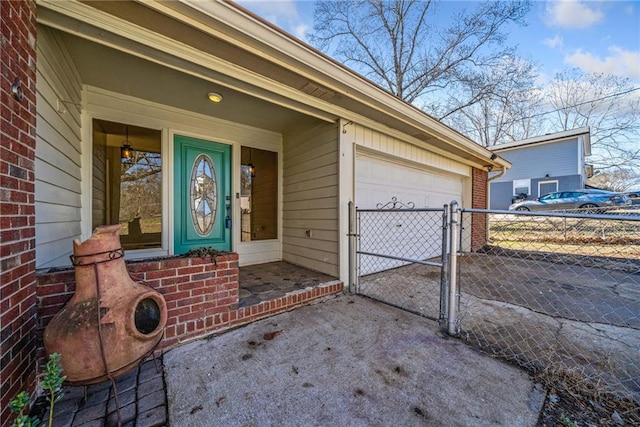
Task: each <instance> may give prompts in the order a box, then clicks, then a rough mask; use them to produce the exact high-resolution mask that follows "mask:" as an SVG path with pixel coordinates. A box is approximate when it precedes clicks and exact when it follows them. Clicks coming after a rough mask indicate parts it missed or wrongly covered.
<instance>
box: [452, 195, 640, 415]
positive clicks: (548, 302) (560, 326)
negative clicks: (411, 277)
mask: <svg viewBox="0 0 640 427" xmlns="http://www.w3.org/2000/svg"><path fill="white" fill-rule="evenodd" d="M634 207H635V206H634ZM639 215H640V210H635V211H632V210H626V211H620V210H617V211H612V212H604V211H598V213H596V214H591V213H589V214H585V213H582V212H563V213H528V212H526V213H525V212H513V213H510V212H509V213H507V212H505V211H488V210H477V209H463V210H461V229H460V240H459V242H460V249H459V253H458V257H457V274H458V283H459V291H460V294H459V296H460V298H459V307H458V311H459V322H460V330H461V334H462V336H463V338H466V339H467V340H468V342H469V343H471V344H472V345H473V346H475V347H477V348H479V349H481V350H483V351H485V352H488V353H491V354H494V355H497V356H500V357H504V358H506V359H508V360H511V361H514V362H516V363H517V364H519V365H520V366H523V367H525V368H527V369H528V370H530V371H532V372H534V373H543V374H545V375H550V376H562V377H563V378H565V380H566V378H572V379H573V381H574V382H575V383H576V384H580V387H582V388H586V389H589V390H590V392H591V393H608V394H610V395H612V396H616V398H620V399H628V400H630V401H631V402H635V404H636V405H637V404H638V403H640V216H639ZM472 217H473V218H474V221H477V220H478V219H481V220H483V221H486V223H487V232H485V231H484V228H478V227H471V219H472ZM474 230H481V231H480V232H481V233H482V235H477V234H476V235H474ZM478 242H484V244H480V245H478ZM636 407H637V406H636ZM635 416H638V414H636V415H635ZM634 419H635V418H634ZM636 420H637V421H638V422H640V418H639V419H636Z"/></svg>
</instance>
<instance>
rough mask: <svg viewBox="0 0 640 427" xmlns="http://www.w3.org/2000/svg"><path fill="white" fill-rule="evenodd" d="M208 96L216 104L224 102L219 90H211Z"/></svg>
mask: <svg viewBox="0 0 640 427" xmlns="http://www.w3.org/2000/svg"><path fill="white" fill-rule="evenodd" d="M207 98H209V101H211V102H215V103H216V104H217V103H219V102H222V95H220V94H219V93H218V92H209V93H208V94H207Z"/></svg>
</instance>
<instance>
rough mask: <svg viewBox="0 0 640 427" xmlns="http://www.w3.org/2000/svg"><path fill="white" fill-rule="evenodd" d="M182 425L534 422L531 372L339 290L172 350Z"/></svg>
mask: <svg viewBox="0 0 640 427" xmlns="http://www.w3.org/2000/svg"><path fill="white" fill-rule="evenodd" d="M164 363H165V378H166V386H167V400H168V405H169V408H168V409H169V411H168V412H169V419H170V425H171V426H172V427H180V426H190V427H191V426H207V427H208V426H212V425H224V426H270V425H274V426H325V425H327V426H328V425H331V426H335V425H344V426H390V425H394V426H399V425H402V426H412V425H434V426H471V425H473V426H489V425H491V426H535V425H536V422H537V419H538V415H539V411H540V409H541V407H542V402H543V400H544V393H543V392H542V391H541V389H540V388H539V387H537V386H535V385H534V384H533V382H532V381H531V379H530V378H529V377H528V375H527V374H526V373H525V372H524V371H522V370H520V369H518V368H516V367H513V366H511V365H508V364H506V363H504V362H502V361H500V360H498V359H492V358H489V357H486V356H483V355H480V354H479V353H477V352H475V351H474V350H473V349H471V348H469V347H468V346H466V345H465V344H464V343H462V342H460V341H457V340H455V339H451V338H448V337H446V336H445V335H442V333H441V332H440V328H439V326H438V325H437V324H436V323H435V322H433V321H430V320H427V319H424V318H422V317H419V316H416V315H413V314H410V313H407V312H403V311H401V310H399V309H396V308H393V307H390V306H387V305H384V304H381V303H377V302H375V301H372V300H369V299H367V298H364V297H358V296H353V295H340V296H338V297H334V298H332V299H328V300H323V301H322V302H319V303H316V304H314V305H310V306H306V307H302V308H298V309H296V310H294V311H291V312H288V313H284V314H280V315H278V316H274V317H271V318H268V319H265V320H262V321H259V322H255V323H252V324H250V325H248V326H245V327H243V328H240V329H236V330H233V331H230V332H226V333H224V334H221V335H218V336H214V337H211V338H209V339H205V340H199V341H195V342H193V343H190V344H186V345H183V346H181V347H178V348H176V349H173V350H171V351H169V352H167V353H165V355H164Z"/></svg>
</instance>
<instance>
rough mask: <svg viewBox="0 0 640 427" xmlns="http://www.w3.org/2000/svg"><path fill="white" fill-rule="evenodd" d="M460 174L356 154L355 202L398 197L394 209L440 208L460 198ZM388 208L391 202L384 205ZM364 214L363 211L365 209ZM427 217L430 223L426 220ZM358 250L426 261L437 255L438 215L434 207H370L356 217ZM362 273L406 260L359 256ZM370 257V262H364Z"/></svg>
mask: <svg viewBox="0 0 640 427" xmlns="http://www.w3.org/2000/svg"><path fill="white" fill-rule="evenodd" d="M462 193H463V179H462V178H461V177H459V176H454V175H445V174H438V173H434V172H433V171H429V170H420V169H417V168H413V167H410V166H406V165H402V164H398V163H393V162H389V161H385V160H382V159H378V158H373V157H369V156H363V155H358V156H357V157H356V206H357V208H358V209H377V208H379V207H380V206H383V205H385V204H387V203H388V202H390V201H391V200H392V198H394V197H395V198H396V199H397V201H399V202H401V203H402V204H403V205H402V204H399V205H398V206H397V207H398V208H404V207H407V206H404V205H410V204H412V205H413V207H414V208H416V209H421V208H439V209H441V208H442V207H443V206H444V205H445V204H449V203H451V201H452V200H458V201H461V200H462ZM387 207H390V206H387ZM363 214H364V213H363ZM425 221H428V224H427V223H425ZM359 232H360V249H359V250H360V251H362V252H369V253H376V254H382V255H387V256H393V257H400V258H408V259H416V260H428V259H432V258H434V257H439V256H440V255H441V253H442V245H441V234H442V227H441V214H438V213H435V212H421V213H418V212H415V213H414V212H395V213H394V212H386V211H383V212H379V213H376V212H372V213H367V214H366V215H362V216H360V223H359ZM361 261H363V262H361V264H360V267H361V268H360V274H361V275H365V274H371V273H376V272H380V271H384V270H388V269H391V268H397V267H399V266H401V265H404V264H407V263H406V262H403V261H398V260H392V259H386V258H379V257H378V258H375V260H374V259H369V258H362V259H361ZM367 261H370V262H367Z"/></svg>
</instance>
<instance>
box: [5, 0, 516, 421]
mask: <svg viewBox="0 0 640 427" xmlns="http://www.w3.org/2000/svg"><path fill="white" fill-rule="evenodd" d="M0 7H1V8H2V10H1V12H2V13H1V14H0V19H2V22H1V24H2V26H1V28H2V43H3V54H2V70H3V72H2V117H1V118H2V128H1V129H2V130H1V132H2V146H1V148H2V157H1V161H0V179H1V181H0V195H1V197H2V199H1V202H2V215H3V218H2V221H1V223H0V226H1V229H0V232H1V233H2V240H1V243H0V245H1V259H0V261H1V262H2V272H1V273H0V274H1V277H0V279H1V280H0V283H1V286H2V293H1V294H2V313H0V315H1V316H2V323H1V325H2V340H3V341H2V345H3V347H2V348H3V352H5V353H4V354H2V355H1V356H2V360H3V368H2V388H3V396H2V398H3V400H2V404H3V408H6V404H5V403H6V398H7V394H4V392H5V390H9V392H13V391H14V390H16V389H17V388H18V387H19V386H20V384H19V379H20V378H22V381H28V379H27V377H28V378H31V381H32V380H33V378H34V376H33V375H34V374H33V373H34V371H35V370H34V366H33V363H34V362H33V360H34V357H33V353H34V350H33V349H34V348H35V347H34V346H35V345H36V344H35V343H34V338H33V337H34V336H35V334H34V332H33V329H32V328H33V326H32V327H31V328H30V327H27V326H25V325H26V324H27V323H28V322H31V323H29V324H31V325H34V324H35V318H36V317H35V316H36V302H37V301H36V274H35V273H36V271H38V272H39V274H40V272H42V271H48V270H46V269H48V268H51V267H69V266H70V260H69V255H70V254H71V251H72V247H73V246H72V242H73V240H74V239H79V240H84V239H86V238H88V237H89V236H90V235H91V233H92V230H93V229H94V228H95V227H96V226H98V225H101V224H117V223H120V224H122V226H123V228H122V237H121V240H122V243H123V246H124V248H125V251H126V258H127V260H135V259H146V260H148V259H153V258H155V257H159V258H162V257H167V256H172V255H176V254H183V253H185V252H187V251H189V250H190V249H193V248H198V247H203V246H207V247H212V248H215V249H218V250H224V251H232V252H235V253H237V254H238V258H237V259H238V260H239V263H240V265H249V264H255V263H264V262H269V261H276V260H284V261H288V262H290V263H293V264H297V265H300V266H303V267H306V268H308V269H311V270H315V271H318V272H322V273H326V274H329V275H331V276H333V277H336V278H338V279H339V280H341V281H342V282H346V281H347V277H348V271H349V265H348V259H349V243H348V223H349V214H348V207H349V202H351V201H353V202H355V204H356V205H357V206H359V207H363V208H365V207H368V208H371V207H375V206H376V205H377V204H378V203H385V202H388V201H390V200H391V198H392V197H397V198H398V200H402V201H404V202H411V203H414V204H415V206H416V207H442V205H443V204H445V203H449V202H451V201H452V200H457V201H458V202H459V204H460V205H461V206H466V207H475V208H485V207H486V183H487V182H486V179H487V172H488V171H489V170H493V171H498V170H502V169H505V168H507V167H508V166H509V163H508V162H507V161H505V160H504V159H502V158H500V157H496V156H492V153H491V152H490V151H489V150H487V149H485V148H483V147H481V146H479V145H477V144H475V143H474V142H473V141H471V140H469V139H467V138H466V137H464V136H463V135H462V134H460V133H458V132H456V131H455V130H453V129H451V128H449V127H447V126H445V125H443V124H442V123H440V122H438V121H437V120H435V119H433V118H432V117H430V116H428V115H426V114H424V113H423V112H421V111H420V110H418V109H417V108H415V107H413V106H411V105H409V104H407V103H405V102H403V101H402V100H400V99H399V98H397V97H395V96H393V95H391V94H389V93H388V92H386V91H384V90H383V89H381V88H380V87H378V86H376V85H374V84H372V83H371V82H369V81H368V80H366V79H365V78H363V77H362V76H360V75H358V74H356V73H354V72H352V71H350V70H349V69H347V68H346V67H344V66H342V65H341V64H339V63H337V62H335V61H333V60H331V59H330V58H328V57H326V56H324V55H323V54H321V53H320V52H318V51H316V50H314V49H313V48H311V47H310V46H308V45H306V44H304V43H302V42H301V41H299V40H297V39H295V38H293V37H291V36H290V35H288V34H286V33H284V32H283V31H281V30H279V29H278V28H276V27H275V26H273V25H271V24H269V23H267V22H266V21H264V20H262V19H260V18H258V17H256V16H255V15H253V14H251V13H250V12H248V11H246V10H244V9H243V8H241V7H239V6H237V5H235V4H233V3H228V2H218V1H210V2H203V1H181V2H160V1H145V2H144V3H141V2H78V1H58V0H55V1H53V0H38V1H2V2H1V6H0ZM121 165H125V167H124V168H121ZM478 225H479V226H481V222H478ZM174 270H175V268H174ZM38 277H40V279H39V280H42V281H43V282H46V281H47V279H46V277H45V278H42V276H38ZM52 287H53V286H52ZM56 289H58V290H56V291H54V292H61V293H62V292H68V289H69V286H67V285H64V284H63V285H60V287H59V288H56ZM41 298H42V297H41V296H40V295H38V299H39V303H38V304H40V305H39V306H38V310H40V309H41V303H42V300H41ZM65 298H68V297H67V295H66V294H65V295H62V294H61V295H60V296H59V297H58V298H57V300H58V303H60V302H61V301H64V300H65ZM252 314H253V313H252ZM216 319H217V318H216ZM172 333H173V332H172ZM25 352H26V353H25ZM23 353H24V354H23ZM9 354H10V355H11V356H10V357H11V360H12V362H11V363H10V364H7V363H5V361H6V360H5V359H6V358H7V357H9V356H8V355H9ZM5 367H6V369H5ZM29 375H30V377H29ZM16 379H18V383H16ZM5 386H6V387H5ZM4 410H5V409H3V411H4ZM2 413H3V414H5V412H2Z"/></svg>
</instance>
